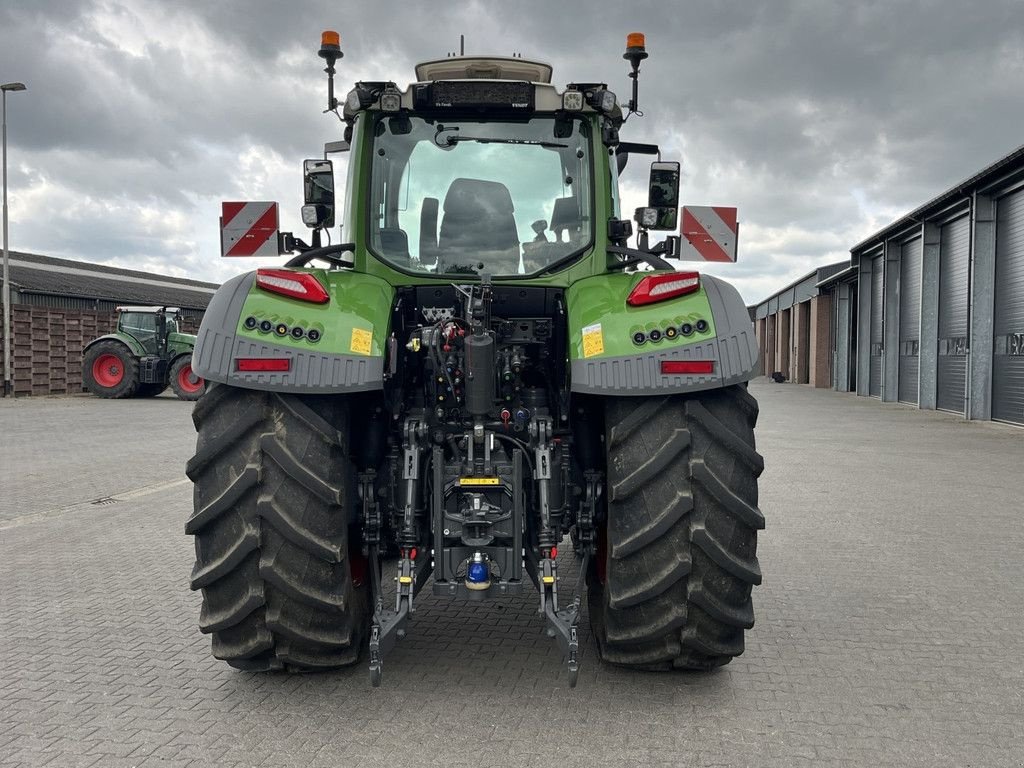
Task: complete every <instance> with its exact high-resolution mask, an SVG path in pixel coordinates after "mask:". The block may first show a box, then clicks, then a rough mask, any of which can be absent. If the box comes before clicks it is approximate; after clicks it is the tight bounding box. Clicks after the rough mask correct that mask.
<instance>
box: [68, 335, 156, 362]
mask: <svg viewBox="0 0 1024 768" xmlns="http://www.w3.org/2000/svg"><path fill="white" fill-rule="evenodd" d="M101 341H117V342H120V343H121V344H123V345H124V346H126V347H128V351H129V352H131V353H132V355H133V356H135V357H144V356H145V354H146V350H144V349H143V348H142V345H141V344H139V342H137V341H136V340H135V339H133V338H131V337H129V336H122V335H121V334H119V333H107V334H104V335H103V336H98V337H97V338H95V339H93V340H92V341H90V342H89V343H88V344H86V345H85V346H84V347H83V348H82V354H83V355H84V354H85V352H86V350H88V349H89V347H93V346H96V345H97V344H99V343H100V342H101Z"/></svg>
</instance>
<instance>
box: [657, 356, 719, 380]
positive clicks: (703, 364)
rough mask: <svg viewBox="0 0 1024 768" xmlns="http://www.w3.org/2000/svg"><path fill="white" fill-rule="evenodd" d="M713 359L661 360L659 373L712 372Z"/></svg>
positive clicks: (713, 368)
mask: <svg viewBox="0 0 1024 768" xmlns="http://www.w3.org/2000/svg"><path fill="white" fill-rule="evenodd" d="M714 372H715V361H714V360H662V361H661V375H662V376H667V375H669V374H673V373H675V374H699V373H705V374H706V373H714Z"/></svg>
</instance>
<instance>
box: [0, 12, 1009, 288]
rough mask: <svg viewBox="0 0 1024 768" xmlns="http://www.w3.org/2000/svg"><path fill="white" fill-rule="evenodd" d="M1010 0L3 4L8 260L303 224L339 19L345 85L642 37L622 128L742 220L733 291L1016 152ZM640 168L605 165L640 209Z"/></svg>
mask: <svg viewBox="0 0 1024 768" xmlns="http://www.w3.org/2000/svg"><path fill="white" fill-rule="evenodd" d="M1022 21H1024V6H1022V4H1021V2H1020V1H1019V0H983V1H982V2H978V3H975V4H964V3H962V2H952V1H949V0H947V1H945V2H938V1H935V2H898V1H897V0H882V1H881V2H855V1H849V0H836V1H835V2H831V3H830V2H825V1H824V0H821V1H816V0H803V2H800V1H797V0H794V1H791V2H789V1H783V0H777V1H774V0H773V2H765V3H761V4H757V3H754V2H731V3H730V2H718V1H711V2H709V1H708V0H701V1H700V2H691V1H690V0H686V2H683V1H681V0H675V1H666V0H661V1H660V2H647V1H645V0H631V2H628V3H626V2H617V3H611V2H607V1H606V0H587V1H586V2H584V0H558V1H557V2H552V0H543V1H542V2H535V1H534V0H505V1H504V2H495V3H487V2H482V1H479V0H477V1H474V0H466V1H464V2H459V3H446V2H436V1H435V2H430V3H421V2H418V1H417V0H402V2H395V1H394V0H376V2H366V1H365V0H364V2H354V1H353V0H331V1H328V0H316V1H315V2H281V0H253V1H252V2H242V1H241V0H220V1H219V2H210V0H175V1H174V2H170V1H166V2H161V1H159V0H0V82H9V81H21V82H24V83H25V84H26V85H27V86H28V91H27V92H25V93H14V94H8V154H9V187H10V189H9V201H10V232H11V248H12V249H15V250H24V251H31V252H36V253H42V254H47V255H51V256H60V257H65V258H72V259H81V260H86V261H95V262H102V263H108V264H114V265H118V266H126V267H134V268H142V269H146V270H152V271H153V272H161V273H165V274H173V275H179V276H188V277H193V278H197V279H205V280H216V281H220V280H224V279H225V278H227V277H229V276H231V275H233V274H236V273H237V272H239V271H243V270H246V269H251V268H252V267H253V266H254V262H252V261H248V260H245V261H243V260H237V259H235V260H229V259H222V258H221V257H220V255H219V239H218V222H217V218H218V216H219V210H220V207H219V203H220V201H221V200H232V199H251V200H277V201H279V202H280V203H281V211H282V228H283V229H285V230H292V231H295V232H296V233H299V232H306V231H308V230H305V228H304V227H303V226H302V224H301V222H300V220H299V218H298V209H299V206H300V205H301V203H302V188H301V161H302V159H303V158H305V157H315V156H317V155H318V154H319V153H320V152H321V150H322V146H323V143H324V142H325V141H332V140H335V139H338V138H340V135H339V134H340V124H339V123H338V121H337V119H336V118H334V117H333V116H331V115H323V114H321V110H322V109H323V105H324V102H325V98H326V96H325V79H324V76H323V74H322V72H321V70H322V66H321V64H322V62H321V60H320V59H318V58H317V56H316V50H317V48H318V47H319V36H320V31H321V30H322V29H336V30H338V31H339V32H340V33H341V37H342V48H343V50H344V52H345V58H344V59H343V60H342V61H341V62H340V64H339V74H340V81H341V83H342V87H341V92H342V93H341V95H342V96H343V95H344V93H345V92H346V91H347V90H348V87H349V84H350V83H351V82H353V81H355V80H359V79H367V80H371V79H372V80H387V79H391V80H395V81H396V82H398V83H399V84H405V83H407V82H409V81H410V80H412V79H413V77H412V68H413V64H414V63H415V62H417V61H421V60H425V59H429V58H436V57H438V56H443V55H444V54H445V53H446V52H447V51H449V50H454V49H457V47H458V35H459V33H460V32H461V33H464V34H465V35H466V51H467V53H473V54H484V53H496V54H500V55H507V54H510V53H512V52H513V51H515V52H518V53H522V54H523V55H524V57H527V58H539V59H541V60H545V61H548V62H550V63H551V64H553V65H554V68H555V75H554V80H555V82H556V83H558V84H564V83H566V82H571V81H595V80H604V81H606V82H608V83H609V84H610V86H611V87H612V89H613V90H616V91H617V92H618V93H619V94H620V95H623V96H625V95H626V94H627V93H628V83H629V81H628V79H627V77H626V73H627V68H628V65H627V63H626V62H624V61H623V60H622V58H621V54H622V51H623V48H624V39H625V34H626V33H627V32H631V31H642V32H646V34H647V47H648V50H649V52H650V54H651V58H650V59H648V60H647V61H646V62H645V63H644V65H643V68H642V80H641V93H640V97H641V107H642V108H643V110H644V112H645V113H646V114H645V117H644V118H642V119H634V120H632V121H630V123H629V125H628V126H627V128H628V130H627V131H626V132H625V133H624V136H623V138H624V139H626V140H630V141H653V142H658V143H660V145H661V147H662V151H663V155H664V156H665V158H666V159H680V160H681V161H682V163H683V192H682V198H683V202H685V203H691V204H695V205H704V204H717V205H736V206H738V207H739V209H740V221H741V224H740V226H741V229H740V262H739V263H738V264H736V265H730V266H725V267H718V268H716V269H713V270H709V271H714V272H715V273H717V274H721V275H724V276H727V277H728V278H729V279H731V280H733V281H734V282H735V283H736V285H737V286H738V287H739V288H740V290H741V291H742V293H743V294H744V298H745V299H746V300H747V301H748V302H751V303H752V302H754V301H757V300H759V299H761V298H763V297H764V296H766V295H767V294H769V293H772V292H773V291H775V290H776V289H778V288H780V287H781V286H782V285H783V284H785V283H786V282H789V281H790V280H792V279H795V278H797V277H799V276H801V275H803V274H805V273H806V272H808V271H809V270H810V269H812V268H814V267H816V266H819V265H822V264H826V263H830V262H833V261H839V260H842V259H844V258H846V257H847V256H848V250H849V248H850V246H852V245H854V244H855V243H856V242H858V241H860V240H861V239H863V238H864V237H866V236H868V235H870V234H872V233H873V232H875V231H876V230H878V229H879V228H881V227H882V226H884V225H885V224H887V223H888V222H890V221H891V220H893V219H894V218H896V217H898V216H899V215H901V214H903V213H905V212H907V211H909V210H910V209H912V208H914V207H916V206H917V205H918V204H920V203H922V202H924V201H925V200H926V199H928V198H930V197H933V196H934V195H936V194H938V193H939V192H942V191H944V190H945V189H946V188H948V187H950V186H952V185H953V184H954V183H956V182H957V181H959V180H961V179H963V178H965V177H967V176H969V175H971V174H972V173H973V172H974V171H976V170H978V169H980V168H981V167H983V166H984V165H986V164H988V163H989V162H991V161H993V160H995V159H997V158H999V157H1001V156H1002V155H1004V154H1006V153H1008V152H1009V151H1011V150H1012V149H1014V148H1016V147H1017V146H1019V145H1020V144H1022V143H1024V96H1022V94H1024V31H1022V30H1024V24H1022ZM645 184H646V168H645V166H644V164H643V163H640V162H635V164H634V165H632V166H631V168H630V169H627V173H626V177H625V179H624V198H625V205H624V208H625V209H626V210H632V208H633V207H634V206H636V205H640V204H642V199H641V198H642V193H643V190H644V186H645Z"/></svg>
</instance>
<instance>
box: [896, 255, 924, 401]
mask: <svg viewBox="0 0 1024 768" xmlns="http://www.w3.org/2000/svg"><path fill="white" fill-rule="evenodd" d="M920 338H921V239H920V238H918V239H916V240H912V241H911V242H909V243H905V244H904V245H903V247H902V248H901V249H900V370H899V387H898V389H899V399H900V401H901V402H904V403H914V404H915V405H916V404H917V376H918V341H919V340H920Z"/></svg>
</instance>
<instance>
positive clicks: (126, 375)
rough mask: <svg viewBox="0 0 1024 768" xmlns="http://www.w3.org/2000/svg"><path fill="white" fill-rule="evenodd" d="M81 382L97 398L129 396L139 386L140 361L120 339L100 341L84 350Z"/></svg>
mask: <svg viewBox="0 0 1024 768" xmlns="http://www.w3.org/2000/svg"><path fill="white" fill-rule="evenodd" d="M82 383H84V384H85V387H86V389H88V390H89V391H90V392H92V393H93V394H94V395H96V396H97V397H103V398H109V399H121V398H124V397H131V396H132V395H134V394H135V392H136V390H138V388H139V361H138V358H136V357H135V355H133V354H132V352H131V350H130V349H128V347H126V346H125V345H124V344H122V343H121V342H119V341H113V340H110V339H108V340H106V341H99V342H97V343H95V344H93V345H92V346H91V347H89V348H88V349H87V350H85V355H84V357H83V358H82Z"/></svg>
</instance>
